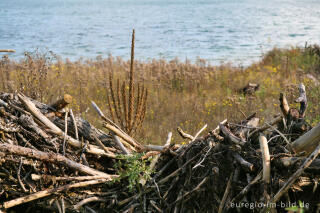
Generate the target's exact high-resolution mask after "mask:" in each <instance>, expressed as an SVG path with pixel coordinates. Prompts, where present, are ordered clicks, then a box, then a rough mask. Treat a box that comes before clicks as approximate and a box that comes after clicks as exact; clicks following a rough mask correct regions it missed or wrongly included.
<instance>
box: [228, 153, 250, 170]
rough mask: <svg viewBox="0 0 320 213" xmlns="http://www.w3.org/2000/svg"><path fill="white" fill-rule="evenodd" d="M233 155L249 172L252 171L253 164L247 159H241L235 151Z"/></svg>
mask: <svg viewBox="0 0 320 213" xmlns="http://www.w3.org/2000/svg"><path fill="white" fill-rule="evenodd" d="M233 157H234V159H236V160H237V161H238V162H239V163H240V165H241V166H242V167H243V168H244V169H246V170H248V171H250V172H252V171H253V170H254V166H253V164H252V163H250V162H248V161H246V160H245V159H243V158H242V157H241V156H240V155H239V154H238V153H237V152H234V153H233Z"/></svg>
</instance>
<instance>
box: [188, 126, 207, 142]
mask: <svg viewBox="0 0 320 213" xmlns="http://www.w3.org/2000/svg"><path fill="white" fill-rule="evenodd" d="M207 126H208V124H205V125H204V126H203V127H202V128H201V129H200V130H199V131H198V132H197V134H196V135H195V136H194V137H193V140H192V141H191V142H193V141H195V140H196V139H197V138H198V136H199V135H200V134H201V132H202V131H203V130H205V129H206V128H207ZM191 142H190V143H191Z"/></svg>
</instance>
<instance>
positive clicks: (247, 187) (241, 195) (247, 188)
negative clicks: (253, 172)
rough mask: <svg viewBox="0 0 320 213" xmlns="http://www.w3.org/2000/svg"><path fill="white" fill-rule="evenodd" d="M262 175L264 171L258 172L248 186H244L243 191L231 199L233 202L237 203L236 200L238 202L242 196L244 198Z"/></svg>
mask: <svg viewBox="0 0 320 213" xmlns="http://www.w3.org/2000/svg"><path fill="white" fill-rule="evenodd" d="M261 177H262V171H261V172H259V174H258V175H257V176H256V177H255V178H254V179H253V180H252V181H251V182H250V183H249V184H248V185H247V186H246V187H244V188H243V189H242V190H241V192H240V193H239V194H238V195H237V196H236V197H234V198H233V199H232V200H231V203H236V202H238V201H239V200H240V199H241V198H243V196H245V195H246V194H247V193H248V192H249V190H250V188H251V187H252V186H253V185H254V184H256V183H258V181H259V180H260V179H261Z"/></svg>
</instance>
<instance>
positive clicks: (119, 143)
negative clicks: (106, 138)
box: [111, 132, 130, 155]
mask: <svg viewBox="0 0 320 213" xmlns="http://www.w3.org/2000/svg"><path fill="white" fill-rule="evenodd" d="M111 134H112V137H113V139H114V142H115V143H116V144H117V145H118V147H119V148H120V149H121V151H122V152H123V153H124V154H125V155H129V154H130V152H129V151H128V150H127V149H126V147H124V145H123V144H122V143H121V141H120V138H119V137H118V136H117V135H116V134H115V133H114V132H112V133H111Z"/></svg>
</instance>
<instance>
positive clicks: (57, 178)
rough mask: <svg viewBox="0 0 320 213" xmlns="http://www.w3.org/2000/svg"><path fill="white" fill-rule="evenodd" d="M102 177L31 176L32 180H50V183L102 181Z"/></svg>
mask: <svg viewBox="0 0 320 213" xmlns="http://www.w3.org/2000/svg"><path fill="white" fill-rule="evenodd" d="M102 178H104V177H103V176H76V177H56V176H52V175H37V174H31V179H32V180H40V179H43V180H52V181H75V180H77V181H84V180H96V179H102Z"/></svg>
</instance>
